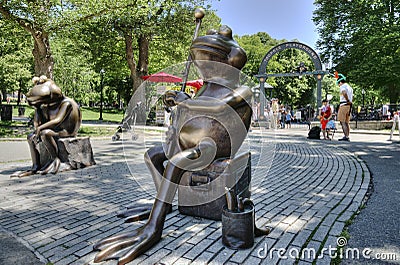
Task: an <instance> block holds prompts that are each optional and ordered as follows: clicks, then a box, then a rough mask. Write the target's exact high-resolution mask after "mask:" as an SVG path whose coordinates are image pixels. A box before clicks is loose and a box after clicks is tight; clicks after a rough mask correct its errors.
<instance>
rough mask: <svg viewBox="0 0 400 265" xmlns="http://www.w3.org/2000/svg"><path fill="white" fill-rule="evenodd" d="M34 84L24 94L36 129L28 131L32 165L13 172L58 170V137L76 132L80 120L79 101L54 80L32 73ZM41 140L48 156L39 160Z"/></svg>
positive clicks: (27, 174)
mask: <svg viewBox="0 0 400 265" xmlns="http://www.w3.org/2000/svg"><path fill="white" fill-rule="evenodd" d="M32 81H33V83H34V86H33V87H32V89H31V90H30V91H29V92H28V93H27V94H26V97H27V101H28V104H29V105H30V106H33V107H34V108H35V114H34V119H33V125H34V129H35V131H34V132H32V133H31V134H29V135H28V144H29V148H30V152H31V157H32V164H33V165H32V168H31V169H30V170H28V171H25V172H21V173H19V172H17V173H15V174H14V175H13V176H17V177H24V176H29V175H32V174H36V173H41V174H47V173H57V171H58V170H59V167H60V164H61V162H60V159H59V157H58V147H57V143H56V140H57V139H58V138H65V137H74V136H76V135H77V133H78V130H79V127H80V125H81V122H82V115H81V111H80V109H79V106H78V104H77V103H76V102H75V101H74V100H73V99H71V98H68V97H65V96H64V95H63V93H62V92H61V89H60V88H59V87H58V86H57V85H56V84H55V83H54V81H53V80H50V79H48V78H47V77H46V76H41V77H34V78H33V79H32ZM39 142H43V144H44V146H45V148H46V149H47V151H48V153H49V155H50V159H49V160H48V161H47V162H46V163H45V164H44V165H42V164H41V159H40V152H39V150H38V143H39Z"/></svg>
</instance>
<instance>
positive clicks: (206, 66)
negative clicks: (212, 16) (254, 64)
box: [190, 25, 247, 81]
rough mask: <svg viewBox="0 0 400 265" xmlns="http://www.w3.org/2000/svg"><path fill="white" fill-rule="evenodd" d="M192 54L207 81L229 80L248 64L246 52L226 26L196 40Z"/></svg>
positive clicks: (191, 50)
mask: <svg viewBox="0 0 400 265" xmlns="http://www.w3.org/2000/svg"><path fill="white" fill-rule="evenodd" d="M190 53H191V57H192V59H193V60H194V63H195V65H196V67H197V68H198V69H199V71H200V72H201V74H202V76H203V79H205V81H207V80H209V79H216V78H220V79H224V78H228V79H229V78H230V77H231V75H232V72H238V71H239V70H240V69H242V68H243V66H244V65H245V64H246V62H247V55H246V52H245V51H244V50H243V49H242V48H241V47H240V46H239V45H238V43H237V42H236V41H235V40H234V39H233V37H232V30H231V28H229V27H228V26H225V25H224V26H221V27H220V29H219V30H218V31H216V30H209V31H208V32H207V35H204V36H201V37H198V38H196V39H195V40H194V41H193V43H192V46H191V47H190ZM213 62H215V63H213ZM232 68H233V69H232ZM236 75H237V74H235V76H236Z"/></svg>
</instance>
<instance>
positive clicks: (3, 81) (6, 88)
mask: <svg viewBox="0 0 400 265" xmlns="http://www.w3.org/2000/svg"><path fill="white" fill-rule="evenodd" d="M0 32H2V34H1V35H0V91H1V92H2V94H3V97H2V98H3V99H4V98H5V95H6V93H7V92H14V91H18V92H19V93H18V94H19V97H18V103H19V101H20V95H21V94H22V93H25V92H26V90H27V87H28V84H29V81H30V79H31V74H30V71H31V69H32V67H33V64H32V60H31V56H30V52H29V49H30V47H31V45H32V44H31V41H30V39H29V38H27V34H26V33H25V32H24V31H23V30H21V29H20V28H19V27H16V26H15V25H14V24H12V23H10V22H8V21H4V20H0ZM28 37H29V36H28Z"/></svg>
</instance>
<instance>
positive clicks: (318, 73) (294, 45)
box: [256, 41, 327, 119]
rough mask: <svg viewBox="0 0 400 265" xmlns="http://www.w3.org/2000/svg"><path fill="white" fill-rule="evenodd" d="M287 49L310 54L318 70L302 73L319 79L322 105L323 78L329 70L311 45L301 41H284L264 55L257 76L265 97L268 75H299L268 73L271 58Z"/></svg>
mask: <svg viewBox="0 0 400 265" xmlns="http://www.w3.org/2000/svg"><path fill="white" fill-rule="evenodd" d="M287 49H298V50H301V51H304V52H305V53H307V54H308V56H309V57H310V58H311V60H312V61H313V63H314V67H315V69H316V70H315V71H313V72H303V73H302V75H314V77H315V79H316V80H317V107H318V106H320V105H321V96H322V92H321V91H322V79H323V77H324V75H325V74H326V73H327V72H326V71H323V70H322V62H321V59H320V58H319V55H318V54H317V53H316V52H315V51H314V50H313V49H312V48H311V47H309V46H308V45H306V44H303V43H300V42H293V41H292V42H284V43H281V44H279V45H277V46H275V47H274V48H272V49H271V50H269V51H268V52H267V54H266V55H265V56H264V58H263V59H262V61H261V64H260V67H259V70H258V74H257V75H256V77H257V78H258V79H259V81H260V90H261V93H263V95H264V97H265V91H264V84H265V81H266V80H267V78H268V77H272V76H298V75H299V73H284V74H266V70H267V66H268V63H269V61H270V60H271V58H272V57H273V56H274V55H275V54H277V53H279V52H281V51H283V50H287ZM262 107H263V106H262ZM261 118H265V117H260V119H261Z"/></svg>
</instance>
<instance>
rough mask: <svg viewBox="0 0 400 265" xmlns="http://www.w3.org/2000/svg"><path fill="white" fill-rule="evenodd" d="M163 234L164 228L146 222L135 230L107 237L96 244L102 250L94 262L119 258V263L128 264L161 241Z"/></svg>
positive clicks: (96, 248) (96, 247) (95, 247)
mask: <svg viewBox="0 0 400 265" xmlns="http://www.w3.org/2000/svg"><path fill="white" fill-rule="evenodd" d="M161 234H162V229H161V230H160V231H159V229H157V228H156V227H155V226H154V225H149V224H146V225H145V226H143V227H141V228H138V229H136V230H135V231H133V232H130V233H125V234H121V235H117V236H113V237H109V238H105V239H103V240H101V241H100V242H98V243H97V244H96V245H95V246H94V249H95V250H100V252H99V253H98V254H97V255H96V257H95V259H94V262H96V263H97V262H101V261H105V260H110V259H118V264H119V265H122V264H126V263H128V262H130V261H132V260H134V259H135V258H136V257H138V256H139V255H141V254H143V253H144V252H146V251H147V250H148V249H150V248H151V247H152V246H153V245H155V244H156V243H157V242H158V241H160V239H161Z"/></svg>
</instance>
